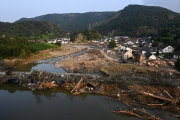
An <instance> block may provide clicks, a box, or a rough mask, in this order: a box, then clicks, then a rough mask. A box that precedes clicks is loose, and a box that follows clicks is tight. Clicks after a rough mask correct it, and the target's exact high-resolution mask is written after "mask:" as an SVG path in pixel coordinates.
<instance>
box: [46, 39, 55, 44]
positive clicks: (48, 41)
mask: <svg viewBox="0 0 180 120" xmlns="http://www.w3.org/2000/svg"><path fill="white" fill-rule="evenodd" d="M54 41H55V40H53V39H52V40H47V43H53V42H54Z"/></svg>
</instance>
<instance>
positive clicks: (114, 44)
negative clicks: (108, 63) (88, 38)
mask: <svg viewBox="0 0 180 120" xmlns="http://www.w3.org/2000/svg"><path fill="white" fill-rule="evenodd" d="M109 47H110V48H114V47H117V45H116V42H115V41H114V40H113V39H112V40H111V41H110V42H109Z"/></svg>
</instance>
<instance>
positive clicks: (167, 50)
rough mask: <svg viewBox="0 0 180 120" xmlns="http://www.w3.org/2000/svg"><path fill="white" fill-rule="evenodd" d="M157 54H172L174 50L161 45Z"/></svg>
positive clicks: (168, 46)
mask: <svg viewBox="0 0 180 120" xmlns="http://www.w3.org/2000/svg"><path fill="white" fill-rule="evenodd" d="M159 52H160V53H170V52H174V48H173V47H172V46H170V45H163V46H161V47H159Z"/></svg>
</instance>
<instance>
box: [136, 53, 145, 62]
mask: <svg viewBox="0 0 180 120" xmlns="http://www.w3.org/2000/svg"><path fill="white" fill-rule="evenodd" d="M134 62H140V63H146V62H147V58H146V57H145V56H144V55H143V54H138V53H136V54H134Z"/></svg>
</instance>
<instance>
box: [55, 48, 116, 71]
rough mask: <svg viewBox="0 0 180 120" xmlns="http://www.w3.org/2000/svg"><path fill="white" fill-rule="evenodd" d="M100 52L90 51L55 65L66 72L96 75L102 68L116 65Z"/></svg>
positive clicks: (69, 57)
mask: <svg viewBox="0 0 180 120" xmlns="http://www.w3.org/2000/svg"><path fill="white" fill-rule="evenodd" d="M112 60H113V59H112V58H110V57H107V56H106V55H105V54H104V53H102V51H100V50H93V51H89V52H87V53H85V54H82V55H79V56H77V57H72V56H68V57H67V58H65V59H63V60H61V61H60V62H58V63H56V64H55V68H63V69H64V70H65V71H66V72H74V73H82V72H83V73H94V72H98V71H99V68H100V67H101V66H106V65H110V64H116V63H115V62H113V61H112Z"/></svg>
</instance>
